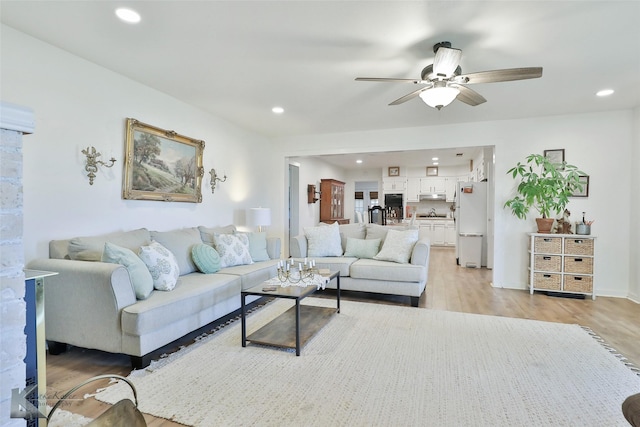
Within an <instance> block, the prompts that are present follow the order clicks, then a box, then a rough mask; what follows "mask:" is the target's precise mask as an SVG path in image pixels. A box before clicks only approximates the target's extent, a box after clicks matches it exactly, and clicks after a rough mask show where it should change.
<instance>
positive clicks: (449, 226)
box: [444, 220, 456, 246]
mask: <svg viewBox="0 0 640 427" xmlns="http://www.w3.org/2000/svg"><path fill="white" fill-rule="evenodd" d="M444 245H445V246H455V245H456V224H455V222H453V220H451V221H446V224H445V229H444Z"/></svg>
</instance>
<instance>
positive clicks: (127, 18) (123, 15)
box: [116, 7, 140, 24]
mask: <svg viewBox="0 0 640 427" xmlns="http://www.w3.org/2000/svg"><path fill="white" fill-rule="evenodd" d="M116 15H117V16H118V18H120V19H121V20H123V21H124V22H128V23H130V24H137V23H138V22H140V14H139V13H138V12H136V11H135V10H132V9H127V8H124V7H121V8H119V9H116Z"/></svg>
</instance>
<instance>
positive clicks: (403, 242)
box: [373, 230, 418, 264]
mask: <svg viewBox="0 0 640 427" xmlns="http://www.w3.org/2000/svg"><path fill="white" fill-rule="evenodd" d="M417 241H418V230H405V231H397V230H389V231H388V232H387V237H386V238H385V239H384V244H383V245H382V249H381V250H380V252H379V253H378V255H376V256H374V257H373V259H377V260H380V261H393V262H397V263H400V264H408V263H409V259H410V258H411V252H412V251H413V247H414V246H415V244H416V242H417Z"/></svg>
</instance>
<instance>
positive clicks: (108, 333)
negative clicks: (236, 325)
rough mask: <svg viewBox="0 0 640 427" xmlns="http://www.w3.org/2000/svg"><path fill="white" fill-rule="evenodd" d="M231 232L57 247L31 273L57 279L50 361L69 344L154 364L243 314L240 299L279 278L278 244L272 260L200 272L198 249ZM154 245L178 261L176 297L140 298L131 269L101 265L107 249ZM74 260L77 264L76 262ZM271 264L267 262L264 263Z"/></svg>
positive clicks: (131, 235)
mask: <svg viewBox="0 0 640 427" xmlns="http://www.w3.org/2000/svg"><path fill="white" fill-rule="evenodd" d="M234 231H235V227H234V226H227V227H220V228H205V227H198V228H196V227H193V228H184V229H180V230H173V231H167V232H157V231H149V230H147V229H139V230H132V231H126V232H119V233H112V234H108V235H102V236H95V237H80V238H74V239H70V240H53V241H51V242H50V244H49V258H48V259H36V260H33V261H32V262H30V263H29V264H28V268H30V269H36V270H44V271H53V272H57V273H59V274H58V275H56V276H51V277H49V278H47V282H46V289H45V331H46V338H47V341H48V344H49V350H50V352H51V353H52V354H56V353H59V352H61V351H64V349H66V345H67V344H71V345H74V346H78V347H84V348H90V349H98V350H103V351H107V352H112V353H124V354H127V355H129V356H131V361H132V365H133V366H134V367H137V368H139V367H143V366H146V365H148V364H149V362H150V361H151V356H152V355H151V353H152V352H153V351H154V350H156V349H158V348H160V347H162V346H164V345H166V344H168V343H170V342H172V341H174V340H176V339H178V338H180V337H182V336H184V335H186V334H188V333H190V332H192V331H195V330H197V329H198V328H200V327H202V326H205V325H207V324H209V323H211V322H213V321H214V320H217V319H219V318H221V317H224V316H226V315H228V314H230V313H232V312H234V311H236V310H238V309H239V308H240V292H241V290H244V289H247V288H249V287H252V286H254V285H258V284H260V283H262V282H263V281H265V280H268V279H270V278H272V277H274V276H275V275H276V274H277V273H276V271H277V264H278V261H279V258H280V240H279V239H278V238H268V239H267V247H266V251H267V253H268V257H269V260H265V261H260V262H255V263H252V264H247V265H236V266H233V267H227V268H223V269H221V270H220V271H218V272H216V273H213V274H203V273H200V272H199V271H198V270H197V267H196V265H195V264H194V263H193V260H192V258H191V248H192V247H193V246H194V245H195V244H202V243H203V242H204V243H212V237H213V233H233V232H234ZM152 240H154V241H158V242H160V243H161V244H162V245H163V246H165V247H166V248H167V249H169V250H170V251H171V252H172V253H173V254H174V256H175V258H176V260H177V263H178V265H179V267H180V277H179V278H178V282H177V284H176V286H175V288H174V289H173V290H171V291H158V290H154V291H153V292H151V295H149V297H148V298H146V299H143V300H139V299H136V293H135V291H134V287H133V285H132V283H131V280H130V275H129V272H128V270H127V269H126V268H125V267H123V266H122V265H119V264H111V263H105V262H101V261H100V259H101V258H100V256H101V254H102V250H103V247H104V245H105V242H110V243H113V244H115V245H119V246H120V247H124V248H128V249H131V250H132V251H134V252H135V253H137V252H136V251H137V250H138V249H139V248H140V247H141V246H142V245H148V244H149V243H150V242H151V241H152ZM72 258H73V259H72ZM265 258H266V256H265Z"/></svg>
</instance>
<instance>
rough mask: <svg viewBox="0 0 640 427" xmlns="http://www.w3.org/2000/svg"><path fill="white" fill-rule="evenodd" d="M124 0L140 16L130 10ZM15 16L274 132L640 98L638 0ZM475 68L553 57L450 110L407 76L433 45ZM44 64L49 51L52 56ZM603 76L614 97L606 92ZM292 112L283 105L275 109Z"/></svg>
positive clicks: (622, 105)
mask: <svg viewBox="0 0 640 427" xmlns="http://www.w3.org/2000/svg"><path fill="white" fill-rule="evenodd" d="M116 6H129V7H131V8H133V9H135V10H137V11H138V12H139V13H140V14H141V15H142V21H141V22H140V23H139V24H137V25H131V24H126V23H123V22H121V21H119V20H118V19H117V18H116V17H115V14H114V10H115V7H116ZM0 8H1V9H0V16H1V20H2V22H3V23H4V24H6V25H8V26H11V27H13V28H15V29H17V30H20V31H22V32H24V33H27V34H29V35H32V36H33V37H36V38H39V39H42V40H44V41H46V42H48V43H50V44H52V45H54V46H57V47H59V48H61V49H64V50H66V51H69V52H71V53H73V54H75V55H78V56H80V57H83V58H86V59H87V60H89V61H92V62H95V63H97V64H100V65H102V66H104V67H106V68H109V69H111V70H113V71H115V72H117V73H120V74H123V75H125V76H128V77H130V78H132V79H134V80H136V81H138V82H141V83H143V84H146V85H148V86H150V87H153V88H155V89H157V90H160V91H162V92H165V93H167V94H169V95H171V96H173V97H175V98H178V99H180V100H183V101H185V102H187V103H189V104H191V105H194V106H197V107H199V108H201V109H203V110H206V111H210V112H211V113H213V114H215V115H217V116H220V117H223V118H226V119H227V120H229V121H230V122H233V123H236V124H238V125H240V126H242V127H244V128H247V129H251V130H253V131H255V132H258V133H260V134H264V135H266V136H270V137H278V136H290V135H297V134H316V133H333V132H349V131H363V130H373V129H382V128H401V127H415V126H429V125H440V124H452V123H463V122H476V121H486V120H502V119H513V118H522V117H536V116H547V115H562V114H573V113H583V112H595V111H606V110H618V109H629V108H633V107H638V106H640V2H639V1H611V0H610V1H348V0H342V1H268V0H265V1H239V0H236V1H202V0H201V1H127V0H122V1H96V0H91V1H55V0H51V1H23V0H21V1H6V0H2V1H0ZM444 40H447V41H451V43H452V44H453V47H456V48H459V49H462V52H463V54H462V60H461V66H462V71H463V73H467V72H475V71H486V70H494V69H500V68H516V67H529V66H542V67H543V68H544V71H543V76H542V78H540V79H532V80H524V81H515V82H503V83H489V84H478V85H474V86H473V89H474V90H476V91H478V92H479V93H481V94H482V95H483V96H484V97H485V98H486V99H487V102H486V103H484V104H481V105H479V106H476V107H470V106H468V105H466V104H463V103H461V102H454V103H453V104H451V105H450V106H448V107H445V108H443V109H442V110H441V111H437V110H434V109H432V108H430V107H428V106H426V105H425V104H424V103H422V101H421V100H420V99H419V98H415V99H413V100H411V101H408V102H406V103H404V104H401V105H398V106H388V105H387V104H388V103H390V102H391V101H393V100H395V99H396V98H399V97H400V96H402V95H404V94H406V93H409V92H411V91H413V90H415V86H413V85H411V84H403V83H375V82H356V81H354V79H355V78H356V77H359V76H363V77H394V78H418V77H419V75H420V71H421V70H422V68H424V67H425V66H426V65H428V64H431V63H432V61H433V56H434V54H433V50H432V47H433V45H434V44H435V43H437V42H440V41H444ZM43 66H46V64H43ZM603 88H612V89H615V90H616V92H615V94H614V95H613V96H611V97H608V98H597V97H596V96H595V95H594V94H595V92H596V91H598V90H600V89H603ZM275 105H278V106H282V107H283V108H284V109H285V113H284V114H282V115H274V114H273V113H272V112H271V108H272V107H273V106H275Z"/></svg>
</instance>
